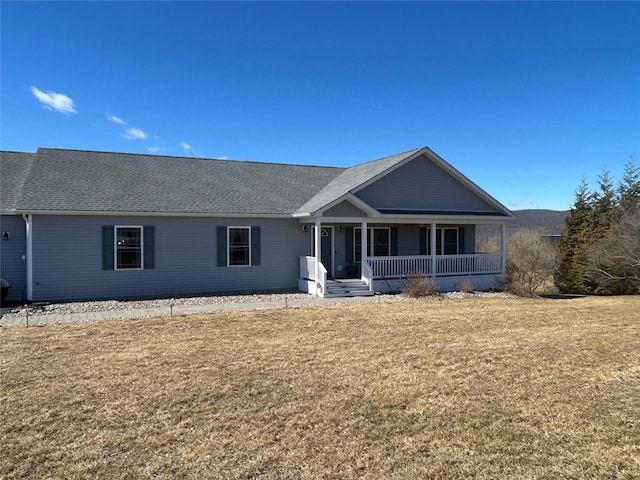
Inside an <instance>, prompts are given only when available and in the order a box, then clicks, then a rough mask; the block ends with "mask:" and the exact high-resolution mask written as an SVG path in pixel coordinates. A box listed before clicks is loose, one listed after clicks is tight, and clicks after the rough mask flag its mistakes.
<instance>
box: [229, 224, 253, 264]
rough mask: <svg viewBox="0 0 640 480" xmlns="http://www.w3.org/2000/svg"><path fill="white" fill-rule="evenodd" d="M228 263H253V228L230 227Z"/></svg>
mask: <svg viewBox="0 0 640 480" xmlns="http://www.w3.org/2000/svg"><path fill="white" fill-rule="evenodd" d="M227 235H228V243H227V245H228V250H227V252H228V257H227V265H229V266H241V265H245V266H248V265H251V228H250V227H228V230H227Z"/></svg>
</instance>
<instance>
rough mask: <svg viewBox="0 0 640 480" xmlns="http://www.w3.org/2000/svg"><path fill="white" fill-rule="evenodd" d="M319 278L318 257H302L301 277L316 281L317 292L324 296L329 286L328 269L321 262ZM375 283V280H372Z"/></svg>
mask: <svg viewBox="0 0 640 480" xmlns="http://www.w3.org/2000/svg"><path fill="white" fill-rule="evenodd" d="M318 268H319V270H320V275H319V278H316V257H307V256H302V257H300V278H301V279H304V280H312V281H315V282H316V294H317V295H318V296H319V297H324V293H325V288H326V286H327V269H326V268H325V266H324V265H323V264H322V262H320V263H319V265H318ZM372 283H373V282H372Z"/></svg>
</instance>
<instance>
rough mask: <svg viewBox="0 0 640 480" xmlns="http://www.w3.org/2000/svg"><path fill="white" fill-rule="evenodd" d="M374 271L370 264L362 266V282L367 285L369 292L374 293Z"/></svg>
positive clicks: (366, 263) (365, 263)
mask: <svg viewBox="0 0 640 480" xmlns="http://www.w3.org/2000/svg"><path fill="white" fill-rule="evenodd" d="M373 278H374V277H373V270H372V269H371V265H370V264H369V262H368V261H367V262H364V263H363V264H362V280H363V281H364V282H365V283H366V284H367V286H368V287H369V290H371V291H373Z"/></svg>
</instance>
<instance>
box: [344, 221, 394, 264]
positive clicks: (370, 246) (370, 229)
mask: <svg viewBox="0 0 640 480" xmlns="http://www.w3.org/2000/svg"><path fill="white" fill-rule="evenodd" d="M360 230H362V227H354V228H353V260H354V263H360V262H361V261H362V257H358V256H356V231H360ZM373 230H386V231H387V240H388V242H387V245H388V246H389V251H388V252H387V253H388V255H383V256H386V257H389V256H391V227H367V231H368V232H371V241H370V242H369V241H368V240H367V249H368V250H369V252H367V257H375V255H374V254H373V253H374V252H375V248H374V244H375V238H374V237H375V236H374V235H373ZM360 247H361V248H362V234H361V236H360Z"/></svg>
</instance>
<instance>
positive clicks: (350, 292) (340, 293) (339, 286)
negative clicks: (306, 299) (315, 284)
mask: <svg viewBox="0 0 640 480" xmlns="http://www.w3.org/2000/svg"><path fill="white" fill-rule="evenodd" d="M374 294H375V292H373V291H371V290H369V287H368V286H367V284H366V283H364V282H363V281H362V280H349V281H339V282H337V281H333V280H329V281H327V284H326V292H325V294H324V296H325V298H328V297H333V298H335V297H369V296H372V295H374Z"/></svg>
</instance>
